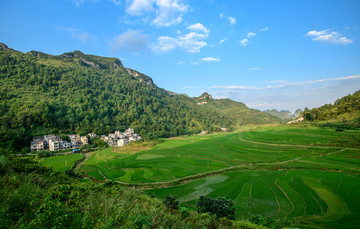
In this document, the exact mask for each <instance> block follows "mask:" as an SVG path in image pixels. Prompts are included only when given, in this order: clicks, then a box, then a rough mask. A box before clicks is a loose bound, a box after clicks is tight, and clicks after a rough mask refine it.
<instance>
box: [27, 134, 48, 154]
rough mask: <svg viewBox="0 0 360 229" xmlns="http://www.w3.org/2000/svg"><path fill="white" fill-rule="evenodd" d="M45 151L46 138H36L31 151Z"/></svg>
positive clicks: (32, 142) (31, 145) (31, 144)
mask: <svg viewBox="0 0 360 229" xmlns="http://www.w3.org/2000/svg"><path fill="white" fill-rule="evenodd" d="M44 149H45V140H44V137H34V139H33V140H32V141H31V143H30V151H43V150H44Z"/></svg>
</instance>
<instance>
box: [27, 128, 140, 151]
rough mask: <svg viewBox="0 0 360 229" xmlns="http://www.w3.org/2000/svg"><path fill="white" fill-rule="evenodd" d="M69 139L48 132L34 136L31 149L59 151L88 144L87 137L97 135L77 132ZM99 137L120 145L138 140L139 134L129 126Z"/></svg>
mask: <svg viewBox="0 0 360 229" xmlns="http://www.w3.org/2000/svg"><path fill="white" fill-rule="evenodd" d="M68 137H69V140H70V141H66V140H63V139H61V137H60V136H59V135H54V134H49V135H44V136H40V137H34V138H33V140H32V141H31V143H30V150H31V151H43V150H46V149H49V150H50V151H59V150H66V149H76V148H79V147H81V146H83V145H87V144H88V137H89V138H97V137H98V136H97V135H96V134H95V133H89V134H88V135H87V136H82V137H80V135H78V134H72V135H68ZM101 139H102V140H103V141H104V142H106V143H107V144H108V145H109V146H115V147H121V146H124V145H126V144H128V143H130V142H131V141H140V140H141V136H140V135H138V134H135V131H134V129H132V128H129V129H127V130H126V131H125V132H123V133H122V132H120V131H115V133H113V134H109V136H105V135H102V136H101Z"/></svg>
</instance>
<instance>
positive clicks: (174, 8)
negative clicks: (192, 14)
mask: <svg viewBox="0 0 360 229" xmlns="http://www.w3.org/2000/svg"><path fill="white" fill-rule="evenodd" d="M187 10H188V6H187V5H185V4H183V3H182V2H181V0H128V1H127V8H126V13H128V14H130V15H133V16H142V15H144V14H145V13H149V12H155V18H154V19H153V20H152V24H154V25H156V26H160V27H168V26H172V25H176V24H179V23H180V22H182V20H183V14H184V13H186V12H187Z"/></svg>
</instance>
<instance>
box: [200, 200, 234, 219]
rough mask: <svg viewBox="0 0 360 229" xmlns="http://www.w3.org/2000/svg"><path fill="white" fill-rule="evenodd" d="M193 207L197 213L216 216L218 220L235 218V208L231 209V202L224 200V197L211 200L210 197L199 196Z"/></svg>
mask: <svg viewBox="0 0 360 229" xmlns="http://www.w3.org/2000/svg"><path fill="white" fill-rule="evenodd" d="M195 205H196V207H198V212H199V213H206V212H208V213H210V214H211V215H216V217H218V218H220V217H227V218H229V219H234V218H235V208H234V207H233V202H232V201H231V200H227V199H225V198H224V197H218V198H215V199H213V198H210V197H205V196H200V198H199V199H198V201H197V202H196V204H195Z"/></svg>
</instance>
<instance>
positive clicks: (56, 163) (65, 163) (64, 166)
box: [40, 154, 84, 172]
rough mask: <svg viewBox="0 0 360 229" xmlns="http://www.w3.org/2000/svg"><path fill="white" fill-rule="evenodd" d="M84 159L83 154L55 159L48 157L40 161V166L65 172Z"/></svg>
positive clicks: (55, 157)
mask: <svg viewBox="0 0 360 229" xmlns="http://www.w3.org/2000/svg"><path fill="white" fill-rule="evenodd" d="M82 158H84V155H82V154H66V155H60V156H54V157H48V158H45V159H43V160H41V161H40V164H42V165H44V166H46V167H50V168H53V169H54V170H56V171H61V172H65V171H66V170H68V169H71V168H72V167H73V165H74V163H75V162H76V161H77V160H80V159H82Z"/></svg>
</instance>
